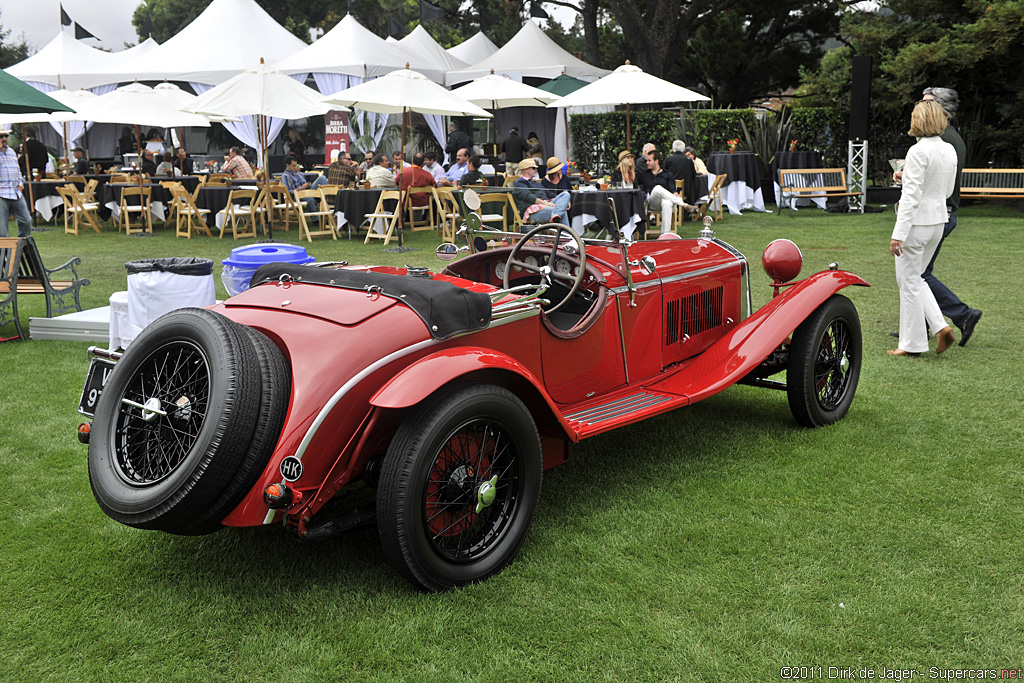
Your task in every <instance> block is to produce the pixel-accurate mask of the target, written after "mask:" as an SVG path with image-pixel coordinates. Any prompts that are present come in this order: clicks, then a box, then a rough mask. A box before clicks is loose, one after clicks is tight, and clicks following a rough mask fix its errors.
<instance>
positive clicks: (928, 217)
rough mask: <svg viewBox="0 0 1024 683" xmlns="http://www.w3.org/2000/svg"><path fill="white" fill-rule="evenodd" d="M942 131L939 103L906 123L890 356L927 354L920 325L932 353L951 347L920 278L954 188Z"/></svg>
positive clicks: (917, 110) (952, 162)
mask: <svg viewBox="0 0 1024 683" xmlns="http://www.w3.org/2000/svg"><path fill="white" fill-rule="evenodd" d="M945 128H946V113H945V112H944V111H943V109H942V107H941V106H939V103H938V102H934V101H930V100H921V101H920V102H918V103H917V106H915V107H914V112H913V114H911V117H910V131H909V134H910V135H913V136H915V137H917V139H918V142H917V144H915V145H914V146H913V147H911V148H910V149H909V150H908V151H907V163H906V166H904V168H903V175H902V180H903V195H902V196H901V197H900V204H899V208H898V209H897V213H896V225H895V226H894V227H893V230H892V238H891V239H890V240H889V252H890V253H891V254H892V255H893V256H895V257H896V284H897V285H898V286H899V290H900V344H899V348H896V349H889V350H888V351H886V353H888V354H889V355H890V356H919V355H921V353H922V352H924V351H927V350H928V331H927V329H926V328H925V325H928V326H929V327H931V329H932V331H933V332H934V333H935V338H936V340H937V342H938V346H937V347H936V350H935V352H936V353H942V352H943V351H945V350H946V349H948V348H949V347H950V346H952V345H953V342H955V341H956V338H955V337H954V336H953V328H952V327H950V326H949V325H947V324H946V320H945V318H943V317H942V311H941V310H940V309H939V304H938V303H937V302H936V301H935V295H934V294H932V290H931V289H930V288H929V287H928V286H927V285H926V284H925V281H924V279H923V277H922V276H923V273H924V269H925V267H926V266H927V264H928V263H930V262H931V260H932V257H933V256H934V255H935V252H936V250H937V249H938V247H939V243H940V242H942V229H943V226H944V225H945V223H946V199H947V198H948V197H949V196H950V195H952V194H953V187H954V185H955V184H956V174H957V171H956V166H957V159H956V150H955V149H954V148H953V145H951V144H949V143H948V142H946V141H945V140H943V139H942V138H941V137H940V136H941V135H942V131H943V130H944V129H945Z"/></svg>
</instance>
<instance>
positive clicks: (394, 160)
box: [391, 151, 411, 175]
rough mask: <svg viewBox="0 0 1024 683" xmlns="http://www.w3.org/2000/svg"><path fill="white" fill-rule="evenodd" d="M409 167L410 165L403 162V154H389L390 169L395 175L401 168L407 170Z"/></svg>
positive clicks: (398, 152) (399, 152) (400, 152)
mask: <svg viewBox="0 0 1024 683" xmlns="http://www.w3.org/2000/svg"><path fill="white" fill-rule="evenodd" d="M410 165H411V164H410V163H409V162H408V161H406V160H405V152H402V151H397V152H392V153H391V168H392V169H394V171H395V174H396V175H397V173H398V172H399V171H401V170H402V169H403V168H409V166H410Z"/></svg>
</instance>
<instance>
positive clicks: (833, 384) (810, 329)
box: [786, 294, 862, 427]
mask: <svg viewBox="0 0 1024 683" xmlns="http://www.w3.org/2000/svg"><path fill="white" fill-rule="evenodd" d="M861 355H862V354H861V331H860V318H859V317H858V316H857V308H856V307H855V306H854V305H853V302H852V301H850V300H849V299H847V298H846V297H845V296H842V295H840V294H833V295H832V296H831V297H829V298H828V299H827V300H826V301H825V302H824V303H822V304H821V305H820V306H818V308H817V309H815V310H814V312H813V313H811V315H809V316H808V317H807V319H806V320H804V321H803V322H802V323H801V324H800V326H799V327H798V328H797V329H796V332H794V333H793V344H792V346H791V347H790V349H789V364H788V366H787V368H786V393H787V394H788V396H789V407H790V410H791V411H792V412H793V417H795V418H796V421H797V422H799V423H800V424H801V425H803V426H804V427H822V426H824V425H827V424H831V423H833V422H835V421H836V420H839V419H841V418H842V417H843V416H844V415H846V412H847V411H848V410H849V409H850V404H851V403H853V396H854V394H855V393H856V391H857V382H858V380H859V379H860V366H861Z"/></svg>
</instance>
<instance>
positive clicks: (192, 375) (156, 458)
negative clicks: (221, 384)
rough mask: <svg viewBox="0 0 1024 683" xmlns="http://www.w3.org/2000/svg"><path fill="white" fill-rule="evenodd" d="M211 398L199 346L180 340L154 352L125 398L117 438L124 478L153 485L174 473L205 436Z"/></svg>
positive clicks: (118, 463) (116, 460)
mask: <svg viewBox="0 0 1024 683" xmlns="http://www.w3.org/2000/svg"><path fill="white" fill-rule="evenodd" d="M209 398H210V366H209V363H208V361H207V359H206V356H205V355H204V354H203V352H202V350H201V349H200V348H199V347H198V346H196V345H195V344H193V343H192V342H189V341H176V342H172V343H170V344H166V345H164V346H161V347H160V348H158V349H157V350H156V351H154V352H153V353H152V354H151V355H150V356H149V357H148V358H147V359H146V360H145V361H144V362H143V363H142V364H141V366H140V367H139V369H138V371H137V372H136V373H135V374H134V376H133V377H132V378H131V380H130V381H129V382H128V386H127V387H126V388H125V391H124V394H123V397H122V404H123V409H122V410H121V412H120V414H119V416H118V419H117V425H116V427H115V435H114V446H115V449H116V452H115V455H114V467H115V469H116V470H117V473H118V474H119V475H120V476H121V478H122V479H124V481H125V482H126V483H128V484H133V485H136V486H147V485H150V484H155V483H157V482H159V481H162V480H163V479H164V478H166V477H167V476H168V475H170V474H171V473H172V472H174V470H175V469H177V467H178V466H179V465H180V464H181V463H182V461H183V460H184V459H185V457H186V456H187V455H188V453H189V452H190V451H191V450H192V447H193V445H195V442H196V439H197V438H198V437H199V432H200V430H201V429H202V427H203V423H204V421H205V419H206V412H207V409H208V407H209ZM125 399H126V400H127V401H131V402H132V403H126V401H125ZM132 404H135V405H132ZM140 405H143V406H151V407H154V408H158V409H161V410H162V412H164V413H165V414H163V415H161V414H158V413H156V412H152V411H147V410H146V409H145V408H139V407H138V406H140Z"/></svg>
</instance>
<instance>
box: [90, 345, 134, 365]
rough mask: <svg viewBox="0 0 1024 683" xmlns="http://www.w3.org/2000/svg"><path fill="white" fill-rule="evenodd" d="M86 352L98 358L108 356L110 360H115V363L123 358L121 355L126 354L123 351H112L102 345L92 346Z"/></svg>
mask: <svg viewBox="0 0 1024 683" xmlns="http://www.w3.org/2000/svg"><path fill="white" fill-rule="evenodd" d="M85 353H86V355H87V356H95V357H96V358H106V359H108V360H112V361H114V362H115V363H116V362H117V361H119V360H121V356H123V355H124V352H123V351H111V350H110V349H105V348H103V347H101V346H90V347H89V348H88V349H87V350H86V352H85Z"/></svg>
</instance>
